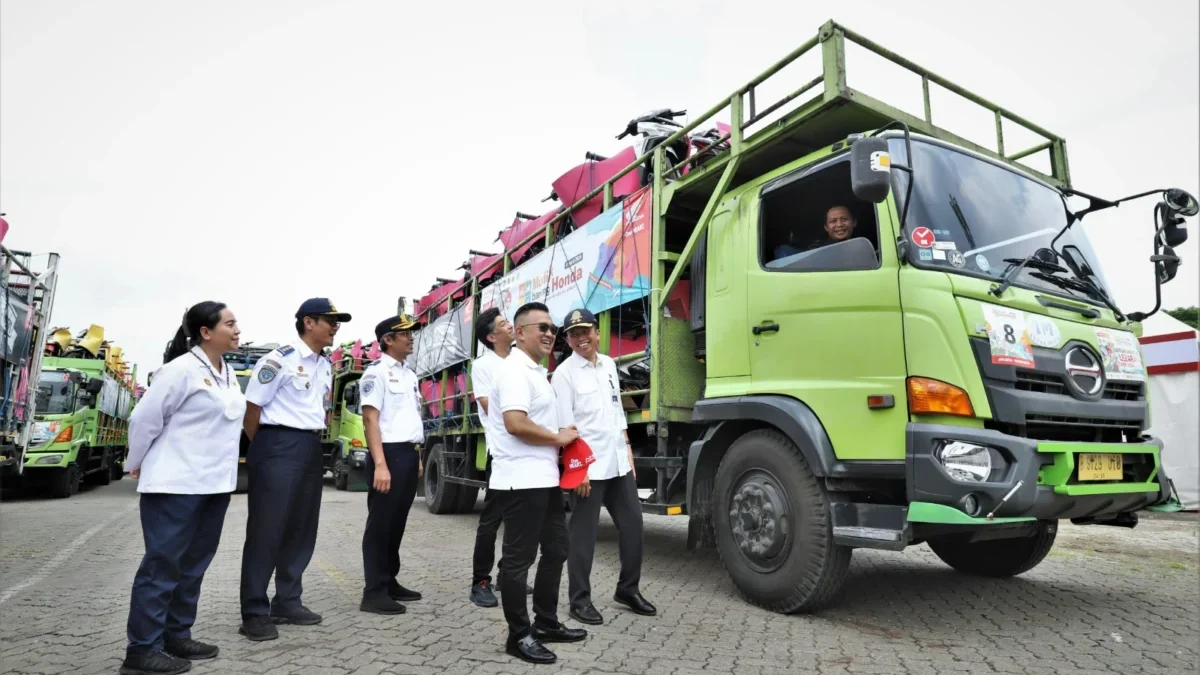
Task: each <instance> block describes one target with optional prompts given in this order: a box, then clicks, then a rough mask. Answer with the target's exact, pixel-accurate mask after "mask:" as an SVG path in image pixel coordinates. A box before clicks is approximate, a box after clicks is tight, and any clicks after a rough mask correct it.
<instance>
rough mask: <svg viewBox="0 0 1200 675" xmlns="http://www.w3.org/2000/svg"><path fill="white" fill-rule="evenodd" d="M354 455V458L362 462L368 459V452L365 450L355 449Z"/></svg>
mask: <svg viewBox="0 0 1200 675" xmlns="http://www.w3.org/2000/svg"><path fill="white" fill-rule="evenodd" d="M353 456H354V459H356V460H358V461H360V462H362V461H365V460H366V459H367V452H366V451H365V450H355V451H354V453H353Z"/></svg>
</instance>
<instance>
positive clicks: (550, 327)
mask: <svg viewBox="0 0 1200 675" xmlns="http://www.w3.org/2000/svg"><path fill="white" fill-rule="evenodd" d="M526 326H537V329H538V331H539V332H542V333H549V334H551V335H558V326H555V325H554V324H552V323H525V324H521V326H520V327H521V328H525V327H526Z"/></svg>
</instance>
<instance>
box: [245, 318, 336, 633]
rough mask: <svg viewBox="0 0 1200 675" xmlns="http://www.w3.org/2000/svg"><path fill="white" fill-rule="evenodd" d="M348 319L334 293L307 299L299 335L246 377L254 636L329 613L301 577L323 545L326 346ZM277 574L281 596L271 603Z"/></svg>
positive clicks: (248, 598)
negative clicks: (306, 600) (312, 606)
mask: <svg viewBox="0 0 1200 675" xmlns="http://www.w3.org/2000/svg"><path fill="white" fill-rule="evenodd" d="M349 320H350V315H349V314H346V313H344V312H339V311H338V310H337V308H336V307H334V306H333V304H332V303H330V302H329V299H328V298H312V299H309V300H305V301H304V303H303V304H301V305H300V309H299V310H298V311H297V312H296V333H297V338H296V340H295V341H294V342H292V343H291V344H288V345H284V346H282V347H280V348H278V349H276V350H274V351H272V352H271V353H270V354H267V355H266V356H264V357H262V358H261V359H259V360H258V363H257V364H255V366H254V373H253V374H252V375H251V377H250V382H249V383H248V384H247V385H246V417H245V420H244V422H243V427H244V429H245V431H246V436H248V437H249V438H250V449H249V451H248V452H247V455H246V468H247V473H248V474H249V478H250V485H249V491H248V492H249V494H248V496H247V500H246V506H247V510H248V511H249V514H248V516H247V518H246V543H245V546H244V547H243V548H242V589H241V604H242V626H241V628H239V629H238V630H239V632H241V634H242V635H245V636H246V637H247V638H249V639H250V640H254V641H260V640H274V639H276V638H278V637H279V632H278V630H277V629H276V628H275V624H277V623H291V624H296V625H302V626H311V625H315V624H318V623H320V622H321V615H319V614H317V613H315V612H312V611H310V610H309V609H308V608H306V607H305V606H304V605H303V604H302V603H301V602H300V594H301V592H302V590H303V586H302V584H301V577H303V576H304V570H305V569H306V568H307V567H308V563H309V562H311V561H312V556H313V549H315V548H316V545H317V520H318V518H319V517H320V514H321V490H322V488H323V480H324V477H325V461H324V455H323V454H322V452H321V432H322V431H323V430H324V429H325V411H326V410H327V409H328V408H329V404H330V400H331V397H332V393H333V366H332V364H330V363H329V359H328V358H327V357H326V356H325V355H324V349H325V348H326V347H330V346H332V345H333V340H334V337H336V336H337V331H338V328H339V327H340V326H341V324H343V323H345V322H347V321H349ZM272 574H274V575H275V597H274V598H273V599H272V600H271V601H270V602H269V603H268V601H267V585H268V584H269V583H270V581H271V575H272Z"/></svg>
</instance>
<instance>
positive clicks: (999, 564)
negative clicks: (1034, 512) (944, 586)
mask: <svg viewBox="0 0 1200 675" xmlns="http://www.w3.org/2000/svg"><path fill="white" fill-rule="evenodd" d="M1057 535H1058V521H1054V520H1050V521H1041V522H1039V523H1038V524H1037V526H1036V527H1035V529H1034V532H1033V534H1031V535H1029V536H1027V537H1017V538H1014V539H987V540H984V541H976V542H969V541H967V538H966V536H964V535H952V536H948V537H937V538H935V539H930V540H929V548H931V549H933V552H934V553H935V554H937V557H939V558H941V559H942V562H944V563H946V564H947V565H949V566H951V567H953V568H954V569H956V570H958V571H959V572H965V573H967V574H976V575H979V576H984V577H997V578H1004V577H1013V576H1016V575H1018V574H1023V573H1025V572H1028V571H1029V570H1031V569H1033V568H1034V567H1036V566H1037V564H1038V563H1040V562H1042V560H1043V559H1044V558H1045V557H1046V554H1047V553H1049V552H1050V547H1051V546H1054V538H1055V537H1056V536H1057Z"/></svg>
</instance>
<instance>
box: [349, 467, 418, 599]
mask: <svg viewBox="0 0 1200 675" xmlns="http://www.w3.org/2000/svg"><path fill="white" fill-rule="evenodd" d="M420 458H421V456H420V455H419V454H418V453H417V451H416V450H415V446H414V445H413V444H412V443H384V444H383V459H384V460H385V461H386V462H387V470H388V472H389V473H391V474H392V487H391V489H390V490H388V491H387V492H386V493H383V492H379V491H378V490H376V489H375V460H374V458H373V457H371V455H367V466H366V472H367V485H369V486H371V487H370V492H368V493H367V526H366V529H365V530H364V531H363V543H362V552H363V575H364V577H365V579H366V585H365V586H364V587H363V597H364V598H371V597H376V598H384V597H387V594H388V587H389V586H390V585H392V584H394V583H397V581H396V575H397V574H399V573H400V542H401V541H402V540H403V539H404V527H405V526H406V525H407V524H408V512H409V510H410V509H411V508H412V504H413V499H415V498H416V496H417V467H418V465H419V461H420Z"/></svg>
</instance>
